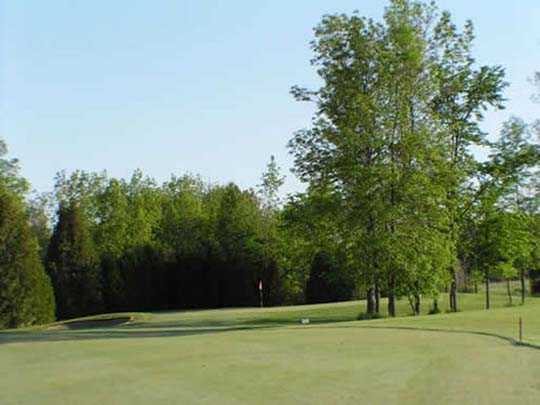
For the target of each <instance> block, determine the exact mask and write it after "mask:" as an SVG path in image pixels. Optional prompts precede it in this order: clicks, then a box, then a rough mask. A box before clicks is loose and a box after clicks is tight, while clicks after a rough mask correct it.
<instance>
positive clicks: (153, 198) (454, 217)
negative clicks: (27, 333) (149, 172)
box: [0, 0, 540, 327]
mask: <svg viewBox="0 0 540 405" xmlns="http://www.w3.org/2000/svg"><path fill="white" fill-rule="evenodd" d="M314 32H315V38H314V40H313V42H312V49H313V52H314V58H313V59H312V64H313V66H314V68H315V69H316V70H317V73H318V74H319V76H320V78H321V87H320V88H317V89H305V88H301V87H296V86H295V87H293V88H292V94H293V96H294V97H295V98H296V99H297V100H299V101H302V102H311V103H313V104H314V105H315V107H316V108H315V114H314V117H313V120H312V125H311V126H310V127H309V128H306V129H303V130H300V131H298V132H296V133H295V134H294V135H293V137H292V139H291V141H290V143H289V150H290V152H291V154H292V155H293V157H294V173H295V174H296V175H297V176H298V178H299V179H300V180H301V181H303V182H304V183H305V185H306V190H305V192H301V193H297V194H295V195H291V196H288V197H287V198H280V196H281V193H280V187H281V186H282V184H283V176H282V175H281V173H280V170H279V168H278V166H277V164H276V162H275V160H274V158H272V159H271V160H270V163H269V164H268V166H267V169H266V171H265V172H264V173H263V175H262V179H261V184H260V185H259V186H258V187H257V188H256V189H250V190H242V189H240V188H239V187H238V186H236V185H234V184H227V185H216V184H209V183H206V182H203V181H201V179H200V178H199V177H197V176H190V175H185V176H181V177H175V176H173V177H171V178H170V179H169V180H168V181H166V182H165V183H163V184H158V183H157V182H156V181H155V180H153V179H152V178H149V177H146V176H144V175H143V173H141V172H140V171H137V172H135V173H134V174H133V176H132V177H131V178H130V179H115V178H111V177H109V176H107V175H106V174H105V173H88V172H82V171H76V172H74V173H71V174H66V173H63V172H62V173H59V174H58V176H57V178H56V182H55V189H54V191H53V192H52V193H50V194H43V195H39V196H33V197H31V196H30V195H29V193H28V190H29V185H28V183H27V182H26V180H25V179H23V178H22V177H21V176H20V173H19V165H18V162H17V161H16V160H10V159H7V158H6V157H5V155H6V153H7V150H6V147H5V145H4V144H3V143H0V170H1V171H0V327H3V326H19V325H25V324H32V323H41V322H47V321H49V320H52V319H54V317H55V314H56V317H58V318H66V317H74V316H80V315H86V314H91V313H97V312H102V311H128V310H129V311H138V310H159V309H179V308H214V307H227V306H256V305H259V304H260V296H259V290H258V286H259V283H260V282H261V281H262V285H263V297H262V298H263V301H264V304H265V305H283V304H291V303H312V302H329V301H337V300H346V299H351V298H355V297H363V298H366V308H365V309H364V311H365V312H366V313H367V315H366V316H367V317H371V316H376V315H377V314H378V313H379V312H380V298H381V297H386V298H387V300H386V302H387V305H388V311H387V312H388V314H389V315H390V316H394V315H395V307H396V306H395V303H396V299H397V298H399V297H405V298H407V299H408V300H409V302H410V307H411V312H412V313H414V314H418V313H420V305H422V300H423V299H424V300H425V298H428V299H429V305H431V306H432V308H431V309H432V312H434V313H435V312H437V311H438V307H437V302H438V301H437V300H438V299H439V297H440V294H441V293H442V292H447V293H448V294H449V302H450V307H451V309H452V310H453V311H458V310H459V303H458V301H457V299H458V296H457V291H458V289H460V288H461V289H465V290H466V289H472V288H474V286H475V285H477V284H478V283H485V291H486V308H489V306H490V294H489V283H490V281H491V280H507V281H509V280H513V279H518V280H520V281H521V285H522V301H524V300H525V295H526V291H525V278H526V277H527V275H528V274H530V275H536V276H537V275H538V274H540V171H539V162H540V159H539V156H540V146H539V138H538V137H539V134H540V121H537V122H532V123H527V122H525V121H523V120H521V119H519V118H517V117H512V118H510V119H508V120H507V121H506V122H505V123H504V124H503V126H502V128H501V131H500V133H499V134H491V136H489V137H488V136H487V134H486V133H484V132H483V131H482V128H481V122H482V120H483V118H484V113H485V111H486V110H488V109H491V110H499V109H503V108H504V107H505V98H504V90H505V88H506V86H507V85H508V84H507V83H506V81H505V80H504V77H505V72H504V69H503V68H502V67H500V66H482V65H479V64H478V63H477V62H476V61H475V59H474V56H473V54H472V49H473V38H474V32H473V26H472V23H470V22H467V23H466V24H465V26H464V27H463V29H460V28H458V27H457V26H456V25H455V24H454V23H453V22H452V19H451V16H450V14H449V13H447V12H440V11H439V10H438V9H437V8H436V7H435V6H434V5H433V4H432V3H430V4H426V3H423V2H417V1H409V0H392V1H391V2H390V5H389V6H388V7H387V9H386V11H385V14H384V17H383V19H382V20H381V21H380V22H374V21H373V20H370V19H367V18H364V17H361V16H359V15H358V14H357V13H353V14H352V15H342V14H340V15H328V16H324V17H323V19H322V20H321V22H320V24H319V25H318V26H317V27H316V28H315V31H314ZM533 85H534V86H535V89H537V90H538V91H537V92H538V93H540V74H536V76H534V80H533ZM533 91H536V90H533ZM539 97H540V96H539ZM533 98H534V99H535V100H536V99H537V98H538V97H535V96H533ZM479 150H482V151H483V154H479V153H478V151H479ZM479 155H483V156H484V157H485V158H484V159H479V158H478V156H479ZM534 285H535V284H534V283H533V288H536V287H534ZM53 293H54V296H53ZM508 296H509V301H511V299H512V294H511V290H510V284H508ZM424 302H425V301H424Z"/></svg>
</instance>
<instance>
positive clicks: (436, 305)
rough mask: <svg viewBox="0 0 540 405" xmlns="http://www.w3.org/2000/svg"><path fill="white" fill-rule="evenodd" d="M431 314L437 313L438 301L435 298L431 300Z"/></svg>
mask: <svg viewBox="0 0 540 405" xmlns="http://www.w3.org/2000/svg"><path fill="white" fill-rule="evenodd" d="M433 313H434V314H438V313H439V300H438V299H437V298H434V299H433Z"/></svg>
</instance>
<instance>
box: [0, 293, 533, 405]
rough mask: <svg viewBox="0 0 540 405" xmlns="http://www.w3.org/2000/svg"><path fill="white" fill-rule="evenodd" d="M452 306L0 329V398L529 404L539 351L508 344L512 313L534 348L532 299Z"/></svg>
mask: <svg viewBox="0 0 540 405" xmlns="http://www.w3.org/2000/svg"><path fill="white" fill-rule="evenodd" d="M460 298H461V300H460V302H461V304H462V308H464V309H467V311H464V312H460V313H457V314H441V315H432V316H421V317H401V318H396V319H380V320H373V321H351V320H352V319H354V318H356V316H357V315H358V313H359V312H360V311H361V310H362V309H363V308H362V305H363V303H361V302H346V303H337V304H324V305H310V306H297V307H281V308H269V309H252V308H249V309H248V308H245V309H228V310H209V311H188V312H160V313H144V314H141V313H138V314H128V315H122V316H124V319H119V320H117V321H112V323H110V324H108V323H103V321H101V322H100V321H96V320H95V319H96V318H94V320H93V321H92V322H91V323H88V324H84V323H80V322H79V323H77V324H71V325H69V324H68V325H67V326H65V325H57V326H55V327H52V328H51V327H49V328H35V329H27V330H13V331H5V332H2V333H0V373H1V375H2V379H0V390H1V392H2V397H1V399H0V403H2V404H18V403H20V404H61V403H66V404H71V403H77V404H95V403H103V404H124V403H125V404H146V403H150V402H152V401H153V402H154V403H199V402H208V403H220V404H221V403H238V402H240V403H254V402H257V403H270V402H278V401H279V402H283V403H306V404H307V403H358V402H362V403H369V404H373V403H456V402H458V401H459V402H462V403H474V404H478V403H508V402H510V401H519V403H531V404H532V403H537V401H538V398H539V397H540V350H538V349H537V348H535V347H528V346H518V345H515V344H513V341H512V339H517V331H518V329H517V325H518V319H519V317H520V316H521V317H522V318H523V320H524V325H525V340H526V341H527V342H529V343H531V344H532V345H533V346H534V345H535V344H537V345H540V299H533V298H530V299H528V303H527V304H526V305H525V306H515V307H509V308H503V306H504V303H505V301H504V298H505V297H504V295H503V294H494V301H495V302H496V303H497V305H498V307H499V308H497V309H494V310H492V311H483V310H479V308H481V306H482V302H483V296H482V295H480V294H470V295H462V296H461V297H460ZM441 305H444V302H443V303H441ZM399 308H400V310H401V314H402V315H406V314H407V313H408V312H407V303H406V302H405V301H402V302H400V306H399ZM475 308H476V309H478V310H474V309H475ZM107 317H108V318H117V316H115V315H109V316H104V317H102V319H105V318H107ZM301 318H310V321H311V324H310V325H300V324H299V321H300V319H301ZM129 319H131V320H130V321H129V322H128V323H127V324H123V323H121V322H124V321H127V320H129ZM333 321H343V322H338V323H337V322H333Z"/></svg>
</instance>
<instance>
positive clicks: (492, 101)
mask: <svg viewBox="0 0 540 405" xmlns="http://www.w3.org/2000/svg"><path fill="white" fill-rule="evenodd" d="M473 40H474V29H473V24H472V22H471V21H467V23H466V24H465V27H464V29H463V31H461V32H460V30H459V29H458V27H457V26H456V25H455V24H454V23H453V22H452V20H451V15H450V13H448V12H443V13H442V15H441V17H440V19H439V20H438V21H437V23H436V25H435V28H434V31H433V36H432V39H431V49H432V52H431V69H430V70H431V71H430V76H431V77H433V78H434V81H435V94H434V97H433V98H432V104H431V108H432V111H433V112H434V113H435V116H436V117H437V118H438V124H439V126H441V127H442V129H443V134H444V135H445V138H446V142H445V144H446V148H445V159H446V162H447V166H448V170H447V182H446V190H447V191H446V192H447V201H446V207H447V210H448V216H449V219H450V236H451V241H452V243H453V245H454V252H455V254H457V250H458V246H457V245H458V242H459V234H460V227H461V226H462V225H463V221H462V220H463V218H464V215H463V213H462V211H463V209H464V208H463V202H464V201H466V196H465V195H464V193H463V190H464V189H466V187H464V186H466V185H467V184H468V183H469V182H470V181H471V179H472V178H473V177H474V175H475V171H476V168H477V165H476V161H475V157H474V155H473V146H482V145H484V144H485V134H484V133H483V132H482V130H481V129H480V125H479V124H480V122H481V121H482V119H483V115H484V111H485V110H486V109H487V108H488V107H493V108H497V109H500V108H503V102H504V99H503V95H502V91H503V90H504V88H505V87H506V86H507V83H506V82H505V81H504V70H503V69H502V67H500V66H479V67H477V64H476V61H475V59H474V57H473V54H472V45H473ZM450 273H451V275H452V283H451V287H450V307H451V309H452V310H453V311H457V310H458V304H457V278H456V274H457V263H455V264H454V265H453V266H451V268H450Z"/></svg>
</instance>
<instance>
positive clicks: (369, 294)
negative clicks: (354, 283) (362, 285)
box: [366, 286, 375, 315]
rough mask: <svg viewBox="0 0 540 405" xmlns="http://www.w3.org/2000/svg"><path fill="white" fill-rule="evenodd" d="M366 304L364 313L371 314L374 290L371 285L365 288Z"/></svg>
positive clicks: (372, 311) (373, 309)
mask: <svg viewBox="0 0 540 405" xmlns="http://www.w3.org/2000/svg"><path fill="white" fill-rule="evenodd" d="M366 304H367V310H366V313H367V314H369V315H373V313H374V312H375V290H374V289H373V287H372V286H371V287H369V288H368V290H367V296H366Z"/></svg>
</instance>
